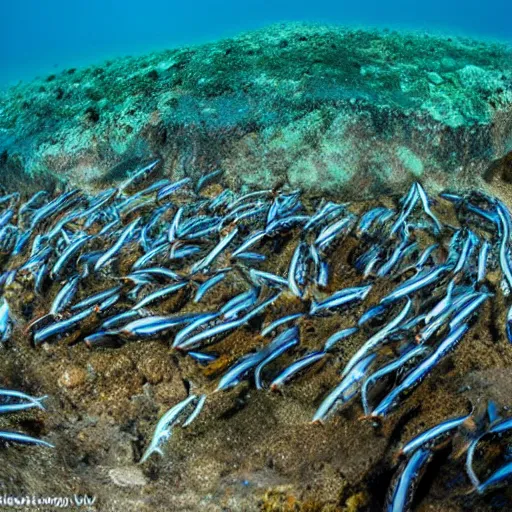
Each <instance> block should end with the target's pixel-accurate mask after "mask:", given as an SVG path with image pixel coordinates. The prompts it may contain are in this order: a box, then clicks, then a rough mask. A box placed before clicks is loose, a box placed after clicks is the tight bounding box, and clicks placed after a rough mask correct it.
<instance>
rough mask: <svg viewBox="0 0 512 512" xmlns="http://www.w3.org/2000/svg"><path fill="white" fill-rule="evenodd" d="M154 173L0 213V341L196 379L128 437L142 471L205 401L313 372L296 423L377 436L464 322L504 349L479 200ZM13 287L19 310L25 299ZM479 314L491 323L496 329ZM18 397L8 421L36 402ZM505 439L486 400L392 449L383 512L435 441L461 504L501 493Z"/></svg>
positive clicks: (441, 360)
mask: <svg viewBox="0 0 512 512" xmlns="http://www.w3.org/2000/svg"><path fill="white" fill-rule="evenodd" d="M161 171H162V162H161V161H160V160H158V159H157V160H154V161H151V162H149V163H148V164H147V165H145V166H143V167H142V168H140V169H138V170H136V171H135V172H133V173H131V174H130V175H129V176H128V177H126V179H124V181H122V182H119V183H118V184H117V185H116V186H113V187H112V188H108V189H106V190H102V191H100V192H98V193H96V194H92V193H88V192H85V191H84V190H81V189H78V188H75V189H70V190H66V191H64V192H62V193H60V194H57V195H54V196H52V195H50V194H49V193H48V192H46V191H40V192H37V193H35V194H34V195H32V196H31V197H29V198H25V197H21V195H20V194H19V193H16V192H15V193H11V194H8V195H5V196H3V197H1V198H0V203H1V205H2V211H1V213H0V228H1V232H0V233H1V234H0V243H1V247H2V265H3V271H2V274H1V276H0V282H1V285H2V288H3V306H2V329H3V333H4V336H5V338H6V339H7V337H8V333H9V326H10V325H11V324H13V323H15V325H17V326H18V328H21V327H22V328H23V329H24V330H25V332H26V333H27V335H28V336H30V340H31V343H32V345H33V347H34V348H35V349H44V348H45V347H47V346H49V345H53V344H62V343H68V344H69V345H70V347H71V349H72V348H73V346H76V345H78V344H82V345H83V344H85V345H86V346H87V347H89V349H90V350H92V351H97V350H112V351H114V352H115V349H116V348H118V347H122V346H124V345H125V344H130V343H136V342H138V343H142V344H144V343H149V341H150V340H154V339H159V340H162V341H164V342H167V343H168V345H169V347H170V350H171V351H172V352H173V353H174V354H175V355H176V357H178V358H180V359H187V360H190V361H191V363H192V364H193V365H194V366H195V367H197V368H198V369H200V370H201V372H202V373H203V375H204V378H203V379H200V380H199V382H189V384H188V396H187V397H186V398H184V399H183V400H182V401H179V402H178V403H176V404H175V405H174V406H173V407H171V408H170V409H169V410H168V411H167V412H166V413H165V414H164V415H163V416H162V417H161V418H160V420H159V421H158V423H157V424H156V426H155V428H154V432H153V435H152V438H151V439H149V438H148V439H145V440H144V441H145V451H144V453H143V454H141V457H140V462H142V463H145V462H146V461H149V459H150V457H151V455H152V454H153V453H154V452H157V453H160V454H162V455H164V453H165V452H164V450H166V451H167V452H168V451H169V450H172V449H173V442H172V440H171V441H169V440H170V438H171V437H172V434H173V433H174V432H176V430H177V429H176V427H177V426H181V428H182V429H191V430H193V429H194V426H195V425H196V423H197V422H198V420H199V419H200V418H201V414H202V413H203V411H204V409H205V408H206V407H208V406H209V404H210V403H211V402H212V401H213V403H215V402H214V399H215V396H217V395H219V394H225V393H230V392H232V391H233V390H236V389H239V388H242V387H244V386H245V387H247V386H249V387H250V388H255V390H256V391H255V392H256V393H272V392H274V393H281V394H283V395H285V394H286V392H287V389H288V388H289V387H290V386H291V385H292V384H294V383H297V384H298V385H299V386H300V385H306V383H307V382H308V380H309V379H310V378H311V377H312V376H313V375H316V376H318V375H321V374H322V373H329V372H330V373H331V374H332V375H334V376H335V381H336V383H335V384H334V386H331V387H330V388H325V389H324V391H323V392H322V396H321V399H320V400H319V402H318V404H317V406H316V412H315V413H314V414H313V415H312V417H311V418H310V420H311V422H313V423H315V424H325V423H327V422H329V421H331V420H333V419H334V418H335V417H336V416H339V415H340V414H342V413H343V412H344V411H345V410H348V409H357V410H358V411H359V412H358V414H357V415H358V416H359V419H358V418H357V417H356V418H355V419H353V420H351V421H360V422H362V423H369V424H370V425H371V426H372V428H374V429H375V431H376V432H378V431H381V432H383V433H384V432H385V425H386V422H388V421H389V419H390V418H391V417H393V415H395V414H397V412H399V411H400V410H402V409H404V408H407V404H408V402H410V401H411V399H412V398H413V397H414V395H415V394H416V393H417V392H418V391H419V390H420V389H422V388H424V387H425V383H426V382H427V381H429V380H432V379H434V380H435V379H436V376H437V375H439V372H442V371H444V370H443V369H445V368H446V363H447V362H448V361H449V359H450V357H451V356H452V355H453V354H454V353H456V352H457V351H458V350H459V349H460V347H461V346H463V345H464V344H468V343H470V342H471V339H470V336H471V333H472V331H474V330H475V325H476V324H478V322H480V321H481V320H482V318H491V320H492V321H493V322H494V327H493V329H494V330H495V331H496V333H495V335H496V337H497V339H498V341H500V340H507V344H510V343H512V307H511V305H510V293H511V291H512V269H511V260H510V237H511V227H512V218H511V215H510V212H509V210H508V208H507V207H506V206H505V204H504V203H503V202H502V201H501V200H499V199H498V198H496V197H492V196H490V195H488V194H485V193H483V192H479V191H468V192H466V193H453V192H445V193H442V194H440V195H439V197H438V198H436V199H435V200H434V199H433V198H430V197H429V196H428V195H427V193H426V191H425V190H424V188H423V187H422V185H421V184H420V183H418V182H416V183H413V185H412V186H411V187H410V189H409V191H408V193H407V194H406V195H405V196H404V197H402V198H399V197H395V198H386V199H383V201H382V203H381V204H378V205H374V206H373V207H372V208H370V209H366V208H361V205H360V204H359V205H358V204H357V203H354V204H350V203H338V202H334V201H332V200H327V199H325V198H322V197H311V196H308V195H307V194H303V193H302V192H301V191H300V190H290V189H287V188H286V187H284V186H283V187H281V188H274V189H265V190H254V191H251V192H235V191H233V190H231V189H230V188H227V187H224V186H222V181H223V173H222V172H221V171H214V172H212V173H209V174H206V175H204V176H203V177H202V178H201V179H199V180H198V181H196V182H194V181H192V180H191V179H190V178H184V179H181V180H178V181H172V180H170V179H167V178H160V177H159V176H158V175H159V173H160V172H161ZM345 263H348V264H349V265H350V267H351V268H352V270H353V271H351V272H349V271H348V270H347V267H345V266H344V265H345ZM28 291H30V293H32V294H33V296H34V297H35V299H33V300H31V301H27V300H25V298H24V294H26V293H27V292H28ZM37 301H39V304H40V307H37V308H36V307H34V304H37V303H38V302H37ZM492 310H497V311H499V310H503V311H508V313H505V315H504V321H500V320H495V319H493V318H494V317H495V315H494V314H492V313H491V311H492ZM326 331H329V335H328V336H326V337H325V338H320V337H319V336H318V334H317V332H326ZM240 333H246V335H245V337H243V338H240V337H239V336H240V335H241V334H240ZM240 339H243V343H242V342H240ZM440 385H441V384H440ZM5 393H6V396H7V393H8V392H7V391H6V392H5ZM8 396H11V395H8ZM12 396H14V395H12ZM19 397H20V398H23V399H24V400H25V401H26V403H25V404H23V407H34V406H36V404H38V406H40V405H41V404H40V400H41V399H32V398H31V397H28V396H25V395H23V396H22V395H19ZM483 398H484V399H485V397H483ZM485 401H487V400H486V399H485ZM468 405H469V404H468ZM6 407H7V406H6ZM14 407H16V406H14ZM20 407H21V406H20ZM502 414H503V415H504V416H506V411H505V410H504V411H503V412H502ZM228 421H229V419H228ZM511 426H512V423H511V420H510V418H507V417H505V419H503V418H502V417H501V415H500V412H498V411H497V410H496V407H495V406H494V404H493V403H492V401H491V402H489V406H488V412H487V413H486V414H484V413H482V411H481V404H473V406H472V410H471V411H469V410H468V411H467V412H466V414H464V415H462V416H452V417H445V418H444V419H442V421H440V422H439V423H437V424H436V425H434V426H432V427H431V428H429V429H427V430H424V431H421V432H419V433H417V434H416V435H415V436H413V437H411V438H410V439H409V440H408V441H407V442H406V443H405V444H404V445H403V446H402V447H401V449H400V452H399V453H398V457H399V459H400V460H401V461H402V462H401V465H400V466H399V467H398V468H397V469H396V477H395V480H394V482H393V483H392V484H391V485H390V490H389V492H388V499H387V503H388V504H387V505H386V507H387V508H386V510H393V511H402V510H410V509H411V507H413V505H414V489H415V488H416V487H417V486H418V485H420V481H421V479H422V478H421V477H422V475H423V474H424V473H425V472H428V468H429V466H431V461H432V460H433V459H436V458H438V453H439V452H440V451H441V452H443V450H445V449H446V446H447V445H449V446H451V447H453V452H454V453H453V457H454V459H455V462H456V463H457V460H458V459H460V457H461V456H462V455H463V454H466V471H467V474H468V479H467V481H466V482H465V483H464V485H463V487H465V493H467V492H468V491H471V492H472V494H475V495H479V494H482V495H485V494H486V493H488V492H492V491H494V490H495V489H496V488H500V487H501V486H505V485H506V484H507V482H509V481H510V476H511V474H512V466H511V465H510V458H509V446H510V443H509V441H507V434H510V428H511ZM319 428H320V427H319ZM26 439H30V442H36V441H37V440H35V439H32V438H26ZM18 440H20V441H21V440H23V439H22V436H21V435H19V437H18ZM168 442H169V446H167V447H166V446H165V445H166V444H167V443H168ZM39 443H41V441H39ZM489 443H491V447H490V448H489ZM58 448H59V447H58V445H57V449H58Z"/></svg>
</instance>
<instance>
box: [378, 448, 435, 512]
mask: <svg viewBox="0 0 512 512" xmlns="http://www.w3.org/2000/svg"><path fill="white" fill-rule="evenodd" d="M431 459H432V452H431V451H430V450H427V449H425V448H419V449H418V450H416V451H415V452H414V454H413V455H412V456H411V458H410V459H409V460H407V461H406V462H405V463H404V464H403V465H402V466H401V467H400V469H399V473H398V478H397V479H396V482H395V484H394V485H393V486H392V487H391V489H390V493H389V494H388V498H387V504H386V507H385V511H386V512H407V511H408V510H410V504H411V501H412V498H413V494H414V489H415V487H416V486H417V484H418V481H419V479H420V478H421V475H422V473H423V471H424V469H425V467H426V466H427V464H428V463H429V462H430V460H431Z"/></svg>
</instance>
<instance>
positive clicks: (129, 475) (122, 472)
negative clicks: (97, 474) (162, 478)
mask: <svg viewBox="0 0 512 512" xmlns="http://www.w3.org/2000/svg"><path fill="white" fill-rule="evenodd" d="M108 476H109V477H110V478H111V480H112V482H113V483H114V484H115V485H117V486H119V487H135V486H143V485H146V484H147V483H148V482H147V479H146V477H145V476H144V473H143V472H142V470H141V469H140V468H139V467H138V466H125V467H120V468H114V469H111V470H110V471H109V472H108Z"/></svg>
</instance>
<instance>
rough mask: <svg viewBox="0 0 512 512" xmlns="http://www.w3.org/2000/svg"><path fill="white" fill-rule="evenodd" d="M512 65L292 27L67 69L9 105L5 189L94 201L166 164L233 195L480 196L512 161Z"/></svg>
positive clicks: (488, 54) (4, 120)
mask: <svg viewBox="0 0 512 512" xmlns="http://www.w3.org/2000/svg"><path fill="white" fill-rule="evenodd" d="M511 63H512V53H511V49H510V47H507V46H505V45H500V44H493V43H487V42H479V41H474V40H470V39H460V38H450V37H438V36H429V35H427V34H417V33H416V34H415V33H410V34H407V33H399V32H394V31H368V30H353V29H343V28H338V27H324V26H315V25H295V24H291V25H278V26H274V27H270V28H267V29H263V30H259V31H255V32H250V33H247V34H244V35H241V36H239V37H236V38H232V39H227V40H222V41H219V42H214V43H209V44H205V45H202V46H194V47H185V48H179V49H174V50H168V51H163V52H160V53H153V54H150V55H146V56H143V57H136V58H124V59H117V60H113V61H110V62H105V63H104V64H102V65H98V66H92V67H90V68H86V69H68V70H65V71H63V72H61V73H58V74H54V75H50V76H48V77H44V78H41V79H39V80H35V81H34V82H31V83H28V84H20V85H19V86H17V87H14V88H13V89H11V90H9V91H7V92H6V93H4V94H2V96H1V97H0V148H2V151H1V152H0V153H1V156H0V184H3V185H5V186H6V187H7V188H12V189H13V190H14V188H15V182H14V181H13V176H16V177H19V176H20V175H21V176H23V175H24V174H25V177H24V178H22V179H23V181H25V182H26V183H27V186H33V187H34V189H35V188H36V187H44V186H52V185H55V182H56V181H62V180H68V181H71V182H73V183H79V184H80V186H90V187H94V186H97V185H98V182H99V183H100V184H101V183H106V182H108V180H109V179H112V178H115V177H116V175H117V176H118V175H122V174H123V172H126V171H127V170H129V169H133V168H134V167H136V166H137V164H138V163H140V162H141V161H144V160H146V159H148V158H150V157H156V156H160V157H161V158H163V160H164V161H165V165H166V171H167V174H168V175H172V176H173V177H174V178H175V179H179V178H182V177H184V176H190V177H192V178H194V179H198V178H199V177H200V176H201V175H203V174H204V173H207V172H210V171H213V170H215V169H217V168H220V169H223V170H224V171H225V173H226V181H227V183H228V184H229V185H230V186H232V187H234V188H237V189H239V188H240V187H241V186H244V185H246V186H248V187H257V186H258V185H259V184H260V183H265V184H266V185H267V186H270V187H272V186H274V185H276V184H279V183H282V182H286V183H289V184H290V186H292V187H300V188H303V189H308V190H310V191H316V192H323V193H337V194H350V196H351V197H353V196H354V194H356V195H357V196H359V198H363V197H372V196H374V195H376V194H377V195H379V194H383V193H391V192H396V191H397V190H400V191H403V190H404V189H405V187H406V186H407V185H408V184H409V183H410V182H411V180H413V179H421V180H422V181H423V182H424V184H425V186H427V187H428V188H429V189H431V190H434V189H435V190H440V189H444V188H446V187H449V186H452V185H457V186H460V185H461V184H465V185H467V186H479V184H480V183H479V179H480V178H481V177H482V176H483V175H484V174H485V172H486V169H487V168H488V167H489V165H490V164H491V163H492V162H493V161H494V160H497V159H499V158H502V157H503V156H504V155H506V154H507V153H508V152H510V151H511V149H512V64H511ZM13 187H14V188H13Z"/></svg>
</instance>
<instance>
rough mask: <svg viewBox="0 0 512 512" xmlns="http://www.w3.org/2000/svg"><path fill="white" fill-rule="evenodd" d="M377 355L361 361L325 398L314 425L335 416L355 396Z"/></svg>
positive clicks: (314, 419) (316, 414)
mask: <svg viewBox="0 0 512 512" xmlns="http://www.w3.org/2000/svg"><path fill="white" fill-rule="evenodd" d="M375 357H376V355H375V354H369V355H368V356H366V357H365V358H363V359H361V360H360V361H359V362H358V363H357V364H356V365H355V366H354V367H353V368H352V369H351V370H350V372H348V373H347V374H346V375H345V376H342V380H341V382H340V383H339V384H338V385H337V386H336V387H335V388H334V389H333V390H332V391H331V392H330V393H329V394H328V395H327V396H326V397H325V398H324V400H323V401H322V403H321V404H320V406H319V407H318V409H317V411H316V413H315V415H314V416H313V420H312V421H313V423H323V422H324V421H325V420H326V419H327V418H328V417H329V416H331V415H332V414H333V412H334V411H335V409H336V407H338V406H339V405H341V404H345V403H347V402H348V401H349V400H350V399H351V398H353V397H354V396H355V394H356V393H357V390H358V386H359V383H360V382H361V380H362V379H363V377H364V376H365V375H366V372H367V371H368V369H369V368H370V366H371V364H372V363H373V362H374V360H375Z"/></svg>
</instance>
